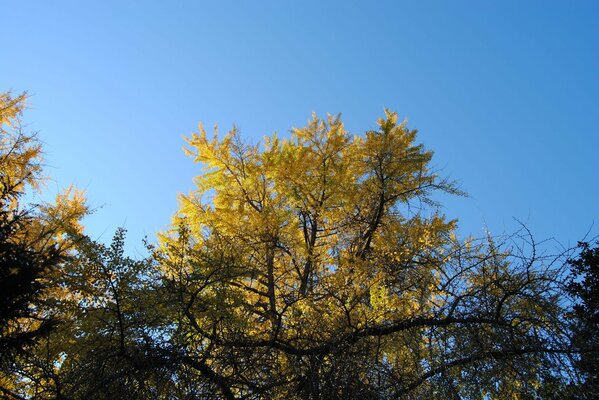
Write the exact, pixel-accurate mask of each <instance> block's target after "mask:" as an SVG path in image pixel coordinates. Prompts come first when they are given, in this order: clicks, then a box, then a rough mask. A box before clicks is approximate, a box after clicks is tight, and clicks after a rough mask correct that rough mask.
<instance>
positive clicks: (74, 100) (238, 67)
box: [0, 0, 599, 252]
mask: <svg viewBox="0 0 599 400" xmlns="http://www.w3.org/2000/svg"><path fill="white" fill-rule="evenodd" d="M86 3H87V4H86ZM2 9H3V12H2V16H1V17H0V19H1V20H2V25H3V31H4V40H3V44H2V46H3V49H2V53H1V54H2V56H1V58H2V61H1V62H0V90H2V91H4V90H8V89H11V90H13V92H20V91H24V90H26V91H28V92H29V93H30V95H31V98H30V101H29V105H30V109H29V111H28V112H27V113H26V115H25V121H26V122H27V124H28V127H29V128H30V129H31V130H36V131H38V132H39V136H40V137H41V139H42V140H43V141H44V143H45V150H46V160H47V164H48V168H47V174H48V175H49V176H50V177H51V178H52V180H51V181H50V182H49V184H48V187H47V192H46V193H48V194H53V193H56V192H57V191H58V190H59V188H61V187H65V186H68V185H69V184H70V183H73V184H75V185H76V186H78V187H81V188H84V189H86V191H87V196H88V198H89V202H90V204H91V205H92V206H94V207H99V208H98V210H97V211H96V213H95V214H94V215H92V216H91V217H89V218H88V219H87V220H86V224H87V228H88V232H89V233H90V234H91V235H92V236H93V237H94V238H99V239H100V240H108V239H110V237H111V236H112V233H113V231H114V229H115V228H117V227H118V226H125V227H126V228H128V230H129V241H130V244H129V246H130V251H131V252H137V251H141V249H142V245H141V241H140V240H141V238H142V237H143V236H144V235H148V236H149V237H150V238H152V237H153V235H154V232H156V231H157V230H160V229H164V228H166V227H167V225H168V223H169V220H170V216H171V215H172V214H173V212H174V211H175V210H176V207H177V200H176V198H177V193H179V192H187V191H189V190H190V189H192V187H193V184H192V182H191V179H192V177H193V176H194V175H197V174H198V173H199V172H200V166H199V165H194V164H193V163H192V162H191V160H190V159H188V158H187V157H186V156H185V155H184V154H183V152H182V151H181V147H182V145H183V140H182V136H185V135H189V134H190V133H192V132H193V131H195V130H196V129H197V124H198V122H203V123H204V124H205V125H206V126H208V127H210V126H212V125H214V124H215V123H218V124H219V126H220V127H221V130H226V129H229V128H230V127H231V126H232V125H233V124H234V123H235V124H237V125H238V126H239V127H240V129H241V131H242V134H243V135H244V136H245V137H246V138H247V139H248V140H250V141H257V140H259V139H260V138H261V137H263V136H264V135H270V134H271V133H272V132H274V131H277V132H278V133H279V134H287V132H288V131H289V129H290V128H292V127H294V126H303V125H304V124H305V123H306V122H307V120H308V118H309V117H310V114H311V112H312V111H315V112H316V113H318V114H319V115H322V116H324V115H325V114H326V113H327V112H330V113H334V114H336V113H339V112H341V113H342V115H343V118H344V121H345V123H346V128H347V129H348V130H350V131H351V132H353V133H361V132H363V131H364V130H367V129H370V128H373V127H374V126H375V121H376V119H377V118H379V117H380V116H381V115H382V114H383V109H384V108H385V107H388V108H390V109H392V110H394V111H397V112H398V113H399V114H400V116H401V117H402V118H403V117H407V118H408V120H409V126H410V127H415V128H418V129H419V131H420V136H419V138H420V140H421V141H422V142H423V143H424V144H425V145H426V146H427V147H428V148H430V149H432V150H434V151H435V158H434V160H433V163H434V165H435V166H436V167H438V168H441V169H442V170H443V173H444V174H446V175H449V176H451V177H452V178H454V179H456V180H458V181H459V182H460V183H461V186H462V188H463V189H465V190H466V191H468V192H469V193H470V195H471V197H470V198H467V199H465V198H449V199H446V198H443V202H444V205H445V207H444V208H443V211H444V212H445V213H446V214H447V215H448V216H450V217H452V218H458V219H459V220H460V221H461V223H460V226H461V228H460V229H461V233H462V234H468V233H471V234H473V235H475V236H480V235H483V234H484V228H485V227H487V228H488V229H489V230H490V231H491V232H492V233H503V232H510V231H512V230H514V229H516V228H517V224H516V222H515V221H514V219H513V218H517V219H520V220H522V221H524V222H525V223H526V224H527V225H528V226H529V227H530V229H531V230H532V232H533V233H534V234H535V236H536V237H537V238H539V239H544V238H548V237H555V238H557V239H558V240H560V241H561V242H562V243H564V244H566V245H567V244H573V243H575V242H576V241H577V240H578V239H580V238H582V236H583V235H584V234H585V233H586V232H587V231H588V229H589V228H590V227H591V225H592V224H593V222H594V223H595V224H597V223H599V221H598V216H599V206H598V204H599V185H598V184H599V180H598V179H597V171H599V161H598V159H597V153H598V149H599V131H598V127H599V74H598V72H599V23H598V21H599V2H596V1H588V2H584V1H576V2H568V1H563V2H558V1H511V2H510V1H502V2H479V1H470V2H463V1H451V2H449V1H422V2H407V1H406V2H401V1H387V2H384V1H378V2H377V1H372V2H357V1H320V2H317V1H302V2H299V1H237V2H233V1H177V2H165V1H163V2H158V1H155V2H150V1H144V2H142V1H129V2H123V1H102V2H100V1H95V2H80V1H71V2H65V1H52V2H48V1H27V0H23V1H20V2H14V1H13V2H7V3H5V4H4V5H3V7H2ZM597 231H598V229H597V227H595V228H593V232H594V233H596V232H597Z"/></svg>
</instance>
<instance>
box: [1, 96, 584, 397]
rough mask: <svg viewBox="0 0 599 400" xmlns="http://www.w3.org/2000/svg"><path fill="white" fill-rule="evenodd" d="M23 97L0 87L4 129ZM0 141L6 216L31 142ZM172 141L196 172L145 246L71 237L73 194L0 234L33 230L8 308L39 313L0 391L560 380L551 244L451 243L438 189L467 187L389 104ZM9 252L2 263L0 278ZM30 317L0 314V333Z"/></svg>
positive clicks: (561, 314) (253, 392)
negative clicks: (28, 259)
mask: <svg viewBox="0 0 599 400" xmlns="http://www.w3.org/2000/svg"><path fill="white" fill-rule="evenodd" d="M22 100H23V99H20V98H16V99H15V98H11V97H9V96H7V95H5V97H3V101H4V102H7V103H6V104H9V103H8V102H12V103H10V104H12V105H9V106H4V110H8V111H3V113H4V114H3V118H4V119H3V120H2V123H3V124H5V125H6V124H11V125H9V126H14V121H16V120H17V119H18V118H17V117H18V114H19V113H20V111H21V107H22V106H21V102H22ZM3 104H4V103H3ZM5 138H6V139H5ZM11 138H12V139H11ZM14 138H20V139H19V140H22V141H23V144H21V145H17V144H16V143H17V142H16V141H15V139H14ZM11 140H12V141H11ZM2 143H3V146H4V147H2V164H1V166H2V173H3V179H4V180H5V181H7V182H9V181H10V179H13V180H14V181H15V182H17V184H16V186H15V185H14V184H13V185H12V187H13V189H11V190H12V191H9V190H7V189H6V188H7V187H9V186H10V185H9V186H7V184H6V183H4V188H5V189H4V190H5V191H7V192H8V193H9V194H8V195H4V197H3V198H2V201H3V203H2V207H3V208H2V212H3V213H5V214H6V215H8V217H6V218H7V219H6V218H5V219H6V220H7V221H10V220H11V219H10V218H13V217H10V215H16V214H15V213H18V212H17V211H15V210H20V209H22V208H20V206H19V205H18V204H19V202H18V200H19V198H20V194H21V193H22V191H23V190H25V187H27V185H29V187H32V188H34V187H35V186H37V184H38V182H39V178H37V176H38V175H39V165H40V164H39V163H34V162H33V160H37V159H38V157H39V156H40V148H39V145H38V144H37V142H36V141H35V138H34V137H31V136H23V135H22V134H20V135H16V136H14V135H13V136H10V135H7V134H5V133H4V131H3V142H2ZM8 148H19V149H21V150H19V151H18V152H11V151H8V150H7V149H8ZM27 152H28V153H27ZM186 152H187V153H188V154H189V155H190V156H191V157H192V158H193V160H194V161H195V162H197V163H199V164H201V166H202V168H203V170H202V172H201V173H200V175H198V177H197V178H196V179H195V183H196V186H197V188H196V190H194V191H192V192H191V193H189V194H187V195H182V196H181V197H180V208H179V210H178V212H177V213H176V215H175V216H174V217H173V221H172V225H171V228H170V229H169V230H167V231H165V232H162V233H161V234H160V235H159V240H158V243H155V244H152V245H149V247H148V248H149V251H150V253H151V255H150V257H148V258H147V259H144V260H133V259H131V258H129V257H127V256H126V255H125V254H124V250H123V243H124V236H125V233H124V231H123V230H119V231H118V232H117V234H116V235H115V238H114V241H113V243H112V245H110V246H105V245H102V244H99V243H95V242H94V241H92V240H90V239H89V238H87V237H86V236H84V235H83V233H82V231H81V229H80V226H79V224H78V221H79V219H80V218H81V216H82V215H84V214H85V212H86V208H85V206H84V203H83V200H82V197H81V196H80V195H79V194H78V192H75V191H72V192H70V194H69V195H65V196H62V197H59V198H58V199H57V203H56V204H55V205H45V206H40V207H38V208H36V209H35V212H34V213H33V214H32V213H31V211H28V212H27V213H25V214H23V215H24V217H23V218H25V217H26V218H25V219H26V220H27V221H31V222H28V223H27V224H28V225H27V224H26V225H19V228H15V231H7V232H8V233H7V234H6V237H2V240H3V241H4V242H6V243H13V242H14V243H17V242H18V243H20V242H19V240H21V239H19V238H21V237H23V238H30V237H31V235H33V234H36V235H38V236H39V235H42V233H40V232H44V233H43V235H42V236H43V237H45V238H46V239H47V240H46V241H45V242H44V246H41V247H36V245H31V246H30V245H25V247H27V248H28V249H35V252H36V253H34V254H36V255H38V254H41V255H44V254H46V253H44V252H49V253H48V254H51V255H53V257H54V258H48V260H52V262H51V263H52V265H51V268H50V267H48V268H46V267H39V269H38V270H36V271H37V272H35V274H36V275H35V278H29V283H30V285H31V287H30V288H27V287H23V290H24V291H25V292H26V293H28V294H26V296H28V297H24V300H23V301H22V302H21V303H20V304H21V305H20V307H21V309H27V310H30V311H31V312H33V310H35V313H37V314H36V315H40V314H39V313H42V314H43V315H44V317H45V316H50V315H51V316H52V320H53V321H56V325H55V326H52V329H51V330H47V331H44V332H43V335H42V333H41V332H40V337H38V338H36V339H35V340H33V341H32V342H31V343H30V346H29V347H26V348H25V347H23V348H24V349H26V350H25V351H24V352H22V353H20V354H17V353H15V355H14V357H12V358H11V359H10V360H8V361H7V364H5V365H4V366H3V370H2V375H1V377H0V387H1V388H2V389H1V390H2V391H3V393H4V394H5V395H6V396H7V397H11V396H12V397H14V398H63V399H83V398H85V399H88V398H98V399H104V398H105V399H114V398H140V399H142V398H147V399H150V398H164V399H189V398H202V399H220V398H222V399H387V398H406V399H420V398H429V399H448V398H468V399H480V398H496V399H507V398H521V399H533V398H548V397H543V396H545V395H544V394H543V393H547V388H548V387H549V385H550V384H551V385H555V384H556V382H560V384H561V385H562V387H565V385H570V386H569V387H570V389H572V388H573V387H574V386H572V385H574V383H575V382H576V368H575V364H576V357H577V356H576V354H575V352H574V351H573V349H572V347H571V332H572V330H571V329H570V328H569V326H570V325H569V322H568V320H567V311H568V309H569V307H570V306H569V304H570V303H569V300H568V292H567V291H564V282H566V272H567V266H566V265H567V264H565V263H564V261H565V258H564V256H563V255H562V256H557V257H553V256H549V255H548V254H547V253H543V252H541V251H540V249H538V248H537V246H536V244H535V243H534V241H533V240H532V236H531V235H529V233H528V232H527V231H526V229H523V230H522V232H519V233H518V234H516V235H515V236H510V237H490V236H489V237H487V238H483V239H478V240H475V239H473V238H467V239H460V238H459V237H458V235H457V234H456V228H457V221H455V220H448V219H447V218H446V217H445V216H444V215H443V214H442V212H441V209H440V207H439V205H438V204H437V203H436V201H435V200H436V199H437V198H438V197H437V194H438V193H449V194H454V195H464V193H463V192H462V191H460V190H459V189H458V187H457V186H456V185H455V184H454V183H453V182H451V181H449V180H447V179H445V178H443V177H442V176H441V175H440V174H439V172H438V171H436V170H435V169H434V168H433V167H432V165H431V160H432V152H431V151H428V150H426V149H425V147H424V146H423V145H422V144H419V143H418V142H417V132H416V131H415V130H412V129H409V128H408V127H407V123H406V122H405V121H403V122H401V121H400V120H399V119H398V116H397V114H395V113H393V112H390V111H386V112H385V115H384V117H383V118H382V119H380V120H378V121H377V127H376V129H374V130H372V131H368V132H366V133H365V134H364V135H353V134H350V133H349V132H347V131H346V129H345V127H344V125H343V122H342V121H341V119H340V117H331V116H329V117H327V118H326V119H324V120H322V119H319V118H318V117H316V116H313V117H312V119H311V120H310V121H309V123H308V125H307V126H306V127H304V128H296V129H293V130H292V131H291V133H290V135H288V136H286V137H284V138H280V137H278V136H276V135H273V136H271V137H267V138H265V139H264V142H263V143H260V144H248V143H246V142H245V141H244V140H243V139H242V137H241V134H240V133H239V132H238V131H237V130H236V129H233V130H231V131H230V132H228V133H227V134H226V135H224V137H222V138H220V137H219V136H218V134H217V133H216V132H215V134H214V136H213V137H209V136H208V134H207V133H206V132H205V130H204V129H203V128H202V127H200V130H199V132H198V133H196V134H193V135H192V136H191V137H189V138H188V139H187V147H186ZM14 154H19V155H20V157H21V159H20V158H19V157H16V156H14ZM10 157H12V158H10ZM19 160H21V161H19ZM14 171H21V172H22V171H29V172H28V173H26V174H24V175H23V177H20V178H19V177H18V174H17V175H15V174H16V173H15V172H14ZM5 176H6V178H5ZM11 176H17V178H9V177H11ZM19 185H20V186H19ZM3 215H4V214H3ZM3 223H5V224H6V222H3ZM23 240H25V239H23ZM27 240H29V239H27ZM18 243H17V244H18ZM11 245H12V244H11ZM11 254H12V253H11ZM41 255H40V256H41ZM15 257H16V256H15ZM4 264H6V266H5V265H4ZM14 265H16V264H14V262H13V260H12V259H9V258H7V256H6V257H4V258H3V264H2V273H3V274H5V275H7V274H8V275H10V274H11V272H10V271H12V270H11V269H10V268H15V267H14ZM7 271H8V272H7ZM8 275H7V276H8ZM41 276H43V277H44V278H43V282H45V283H44V285H45V286H44V287H45V288H46V289H44V290H45V291H40V290H41V287H40V288H38V286H37V285H38V284H37V283H35V282H38V277H41ZM3 277H4V275H3ZM3 279H4V278H3ZM3 282H4V280H3ZM5 298H8V299H10V298H11V297H10V296H5ZM42 304H43V306H42ZM23 307H24V308H23ZM42 310H47V311H42ZM3 314H4V311H3ZM28 317H30V315H29V314H27V315H17V316H16V317H14V318H12V319H10V321H12V322H10V324H13V325H7V324H9V323H8V322H5V319H2V320H1V321H0V322H2V323H3V324H4V325H3V335H4V336H3V338H4V337H7V335H8V334H7V333H6V332H9V333H10V332H13V331H15V329H16V328H13V326H19V327H26V326H31V325H27V324H25V323H24V322H23V321H24V319H23V318H28ZM6 321H8V319H7V320H6ZM14 324H17V325H14ZM29 331H31V332H34V333H35V332H36V330H35V328H34V329H33V330H29ZM29 331H28V330H26V329H25V328H23V332H29ZM572 382H574V383H572ZM556 387H557V386H556ZM574 392H575V391H574ZM576 393H578V392H576Z"/></svg>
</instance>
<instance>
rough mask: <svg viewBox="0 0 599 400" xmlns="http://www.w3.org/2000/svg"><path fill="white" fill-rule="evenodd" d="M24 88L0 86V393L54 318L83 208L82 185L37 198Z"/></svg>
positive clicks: (36, 150)
mask: <svg viewBox="0 0 599 400" xmlns="http://www.w3.org/2000/svg"><path fill="white" fill-rule="evenodd" d="M25 100H26V94H21V95H18V96H12V95H11V93H10V92H5V93H0V395H4V396H10V395H11V391H12V388H13V387H14V386H15V385H18V384H19V382H18V381H17V382H15V379H19V378H16V377H17V376H18V374H15V369H16V368H18V364H19V360H23V359H24V358H26V357H27V354H28V352H29V350H30V349H31V348H32V346H34V345H35V344H36V343H37V342H38V341H39V340H40V338H42V337H43V336H44V335H46V334H47V333H48V331H49V330H50V329H51V328H52V326H53V325H54V318H53V315H52V314H53V313H52V311H51V307H49V303H51V302H52V299H56V298H58V297H59V296H60V287H58V286H55V285H53V284H52V282H55V281H56V280H55V279H54V277H53V276H54V274H56V273H59V272H60V267H61V264H62V263H63V261H64V260H65V257H66V256H67V254H68V252H69V249H70V247H71V245H72V241H71V240H70V239H69V237H74V235H73V234H74V233H76V232H78V231H81V229H82V227H81V225H80V223H79V221H80V220H81V218H82V217H83V216H84V215H85V214H86V213H87V207H86V206H85V202H84V198H83V195H82V193H81V192H79V191H77V190H74V189H72V188H71V189H68V190H67V191H66V192H64V193H62V194H59V195H57V196H56V201H55V203H52V204H50V203H44V202H41V201H39V202H35V199H36V198H37V197H36V194H37V193H39V191H40V188H41V186H42V185H43V181H44V177H43V175H42V172H43V171H42V165H43V164H42V162H43V159H42V148H41V144H40V142H39V141H38V140H37V138H36V136H35V134H29V133H26V132H24V130H23V128H22V125H21V115H22V112H23V109H24V107H25Z"/></svg>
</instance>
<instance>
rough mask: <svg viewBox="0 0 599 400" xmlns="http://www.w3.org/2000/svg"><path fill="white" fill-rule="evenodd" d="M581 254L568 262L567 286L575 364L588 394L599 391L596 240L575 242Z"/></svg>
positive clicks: (598, 259) (598, 248)
mask: <svg viewBox="0 0 599 400" xmlns="http://www.w3.org/2000/svg"><path fill="white" fill-rule="evenodd" d="M578 247H579V249H580V254H579V255H578V257H577V258H574V259H570V260H569V261H568V262H569V264H570V266H571V267H572V273H573V278H572V281H571V282H570V285H569V287H568V290H569V292H570V294H572V295H573V296H574V299H575V305H574V309H573V312H572V317H573V325H574V326H573V332H574V340H573V344H574V347H575V348H576V350H577V351H578V352H579V353H580V357H579V359H578V360H577V362H576V367H577V369H578V371H580V373H581V375H582V378H583V383H582V385H583V386H584V388H585V389H586V392H587V396H586V397H584V398H588V399H591V398H592V397H593V395H594V394H596V393H599V378H598V377H599V307H598V306H599V242H597V243H595V247H591V245H590V244H589V243H587V242H580V243H579V244H578Z"/></svg>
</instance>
